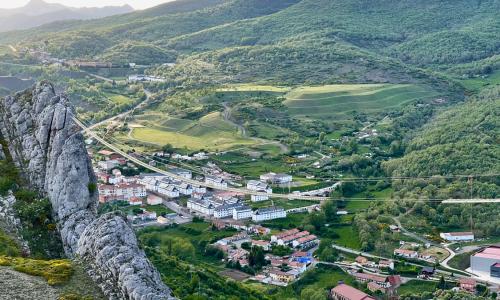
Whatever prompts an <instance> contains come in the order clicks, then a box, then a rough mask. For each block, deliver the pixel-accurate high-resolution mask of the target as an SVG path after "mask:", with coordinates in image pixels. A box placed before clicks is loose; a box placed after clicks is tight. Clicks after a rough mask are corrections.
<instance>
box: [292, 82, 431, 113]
mask: <svg viewBox="0 0 500 300" xmlns="http://www.w3.org/2000/svg"><path fill="white" fill-rule="evenodd" d="M437 95H438V94H437V93H436V92H435V91H433V90H430V89H429V88H428V87H424V86H421V85H412V84H342V85H325V86H317V87H300V88H296V89H294V90H292V91H291V92H289V93H288V94H287V95H286V101H285V105H286V106H287V107H288V111H289V112H290V114H291V115H293V116H309V117H313V118H321V117H325V116H335V117H338V118H340V119H344V118H346V117H347V115H348V114H349V113H352V112H354V111H356V112H362V113H377V112H381V111H382V110H385V109H388V108H397V107H400V106H401V105H403V104H406V103H410V102H413V101H416V100H423V99H428V98H431V97H435V96H437Z"/></svg>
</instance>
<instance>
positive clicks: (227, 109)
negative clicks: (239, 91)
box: [222, 102, 290, 153]
mask: <svg viewBox="0 0 500 300" xmlns="http://www.w3.org/2000/svg"><path fill="white" fill-rule="evenodd" d="M222 106H223V107H224V112H223V113H222V116H223V118H224V121H226V122H228V123H231V124H232V125H234V126H235V127H237V128H238V130H239V132H241V136H242V137H244V138H249V139H252V140H254V141H256V142H258V145H259V146H263V145H276V146H278V147H280V150H281V152H282V153H288V152H289V151H290V149H289V148H288V146H286V145H284V144H282V143H280V142H278V141H270V140H266V139H263V138H258V137H249V136H248V134H247V130H246V128H245V126H243V125H241V124H239V123H237V122H235V121H234V120H233V118H232V111H233V108H232V107H231V106H229V104H228V103H227V102H222ZM233 151H234V150H233Z"/></svg>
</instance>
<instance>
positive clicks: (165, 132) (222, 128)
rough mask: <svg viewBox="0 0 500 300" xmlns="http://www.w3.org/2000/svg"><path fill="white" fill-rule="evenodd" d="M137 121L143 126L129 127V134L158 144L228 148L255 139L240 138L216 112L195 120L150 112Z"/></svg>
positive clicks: (232, 126) (234, 128) (236, 130)
mask: <svg viewBox="0 0 500 300" xmlns="http://www.w3.org/2000/svg"><path fill="white" fill-rule="evenodd" d="M136 122H137V123H138V124H140V125H142V126H141V127H135V128H131V132H130V134H129V138H131V139H133V140H137V141H141V142H146V143H150V144H155V145H158V146H162V145H165V144H168V143H169V144H172V145H173V146H174V147H176V148H185V147H186V148H189V149H192V150H200V149H205V150H227V149H230V148H235V147H239V146H243V145H247V146H249V145H252V144H254V143H255V142H254V141H253V140H250V139H246V138H243V137H242V136H241V134H240V133H239V132H238V128H237V127H236V126H234V125H232V124H230V123H229V122H226V121H224V120H223V118H222V116H221V114H220V113H218V112H215V113H211V114H208V115H206V116H204V117H202V118H200V119H199V120H197V121H192V120H186V119H177V118H170V117H168V116H162V115H153V114H150V115H141V116H138V117H137V118H136Z"/></svg>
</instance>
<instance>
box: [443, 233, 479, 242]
mask: <svg viewBox="0 0 500 300" xmlns="http://www.w3.org/2000/svg"><path fill="white" fill-rule="evenodd" d="M439 236H440V237H441V238H442V239H444V240H447V241H449V242H455V241H461V242H464V241H473V240H474V233H473V232H442V233H441V234H439Z"/></svg>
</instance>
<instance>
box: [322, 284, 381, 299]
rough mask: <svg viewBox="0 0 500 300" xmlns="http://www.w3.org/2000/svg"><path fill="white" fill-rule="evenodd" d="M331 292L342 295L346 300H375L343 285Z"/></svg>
mask: <svg viewBox="0 0 500 300" xmlns="http://www.w3.org/2000/svg"><path fill="white" fill-rule="evenodd" d="M331 292H332V293H336V294H338V295H342V296H343V297H344V298H346V299H348V300H375V298H373V297H371V296H370V295H368V294H365V293H363V292H362V291H360V290H358V289H355V288H353V287H352V286H349V285H347V284H343V283H342V284H339V285H337V286H336V287H334V288H333V289H332V290H331Z"/></svg>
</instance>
